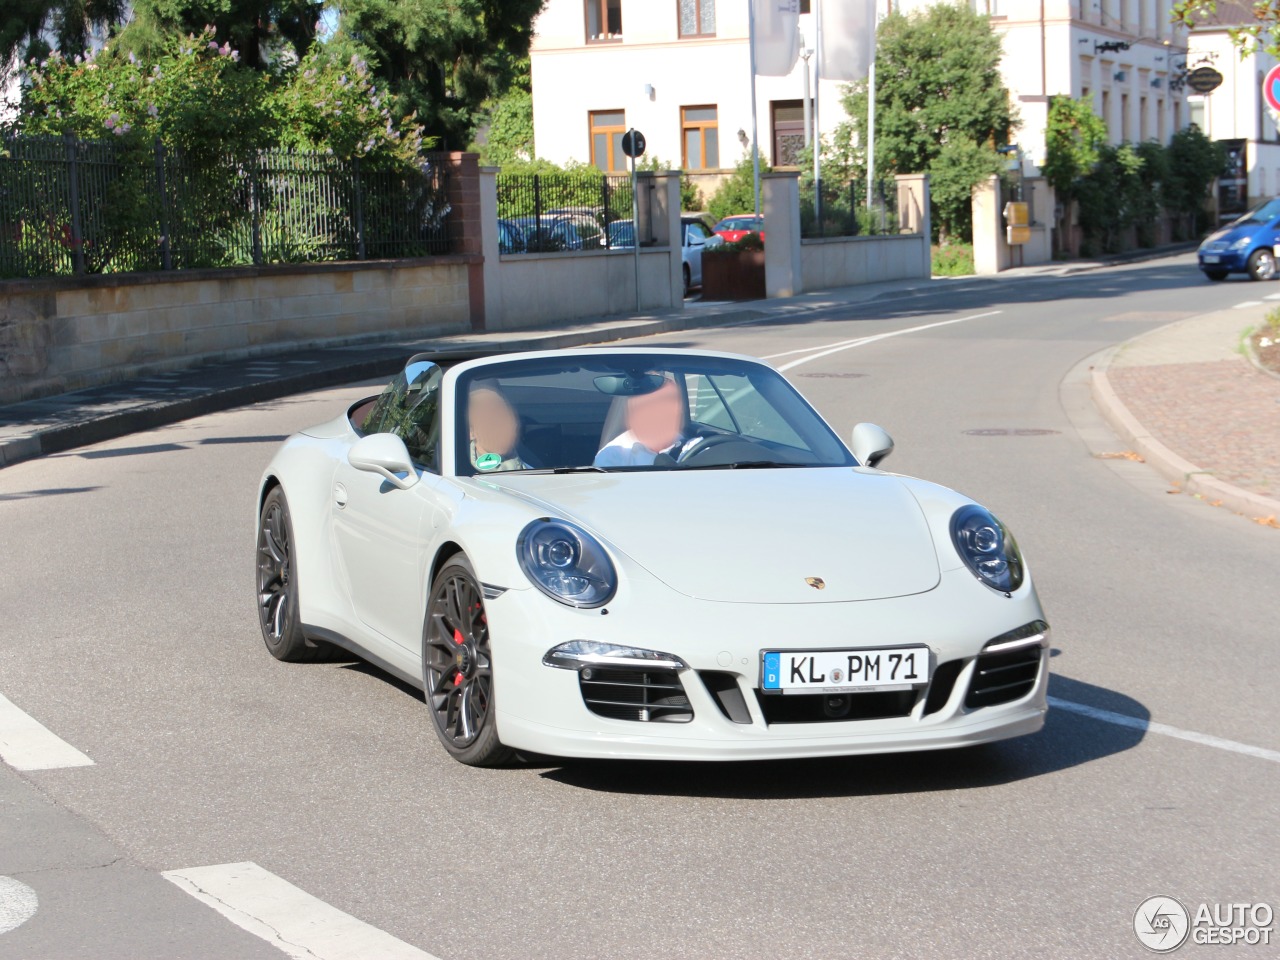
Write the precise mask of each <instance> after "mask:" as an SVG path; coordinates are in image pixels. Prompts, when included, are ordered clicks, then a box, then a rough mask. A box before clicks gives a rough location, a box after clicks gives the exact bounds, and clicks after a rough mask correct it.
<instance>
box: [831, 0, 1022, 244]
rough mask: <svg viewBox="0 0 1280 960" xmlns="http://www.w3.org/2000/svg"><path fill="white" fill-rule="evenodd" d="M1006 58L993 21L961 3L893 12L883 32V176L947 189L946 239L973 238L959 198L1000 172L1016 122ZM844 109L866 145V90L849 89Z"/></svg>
mask: <svg viewBox="0 0 1280 960" xmlns="http://www.w3.org/2000/svg"><path fill="white" fill-rule="evenodd" d="M1000 58H1001V46H1000V37H999V36H998V35H997V34H996V33H995V31H994V30H992V29H991V21H990V19H989V18H988V17H986V16H981V15H979V14H976V13H974V12H972V11H971V10H970V9H969V8H968V7H967V6H960V5H958V4H957V5H952V4H939V5H937V6H933V7H929V8H928V9H926V10H923V11H920V12H917V13H913V14H911V15H910V16H904V15H903V14H901V13H893V14H891V15H890V16H888V17H886V18H885V19H884V20H883V21H882V22H881V24H880V28H879V31H878V33H877V47H876V137H875V141H876V156H875V161H876V170H877V172H880V173H881V174H882V175H891V174H897V173H923V172H928V173H929V174H930V175H931V176H932V177H937V178H939V179H940V180H942V181H943V182H944V187H943V189H944V192H945V194H946V196H947V198H948V199H947V201H946V206H945V208H944V207H942V206H939V205H938V204H937V203H935V204H934V208H935V209H934V218H935V223H936V224H937V226H938V227H939V230H940V232H941V233H942V234H944V235H945V234H952V233H963V232H964V231H965V229H966V223H967V216H966V215H965V214H964V213H963V212H962V207H963V205H964V204H963V202H962V201H961V202H957V201H956V200H955V198H956V197H957V196H959V197H963V196H964V195H965V192H966V190H971V189H972V187H973V186H974V185H975V184H977V183H978V182H979V181H980V180H982V179H984V178H985V177H988V176H990V175H991V174H992V173H994V172H996V171H998V170H999V168H1000V162H999V156H998V155H997V154H996V152H995V148H996V147H997V146H999V145H1002V144H1004V143H1006V142H1007V140H1008V136H1009V129H1010V127H1012V126H1013V124H1014V122H1015V120H1016V117H1015V114H1014V111H1013V108H1012V107H1011V106H1010V103H1009V91H1008V90H1006V89H1005V86H1004V83H1003V82H1002V80H1001V78H1000ZM844 108H845V113H847V114H848V115H849V116H850V117H851V118H853V132H854V135H855V136H856V138H857V142H858V143H859V144H865V143H866V142H867V84H866V83H865V82H861V83H856V84H852V85H850V86H849V87H847V88H846V94H845V97H844ZM861 152H862V153H863V154H865V150H864V151H861ZM863 162H864V163H865V159H864V160H863ZM968 178H976V179H973V180H972V182H968V183H967V184H966V182H965V181H966V180H967V179H968Z"/></svg>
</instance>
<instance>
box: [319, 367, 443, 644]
mask: <svg viewBox="0 0 1280 960" xmlns="http://www.w3.org/2000/svg"><path fill="white" fill-rule="evenodd" d="M402 378H403V379H402ZM397 379H398V380H401V381H402V384H403V386H405V387H407V389H405V390H404V391H403V393H402V394H401V395H399V396H396V383H395V382H393V384H392V386H391V387H389V388H388V390H389V391H391V394H392V395H391V396H390V397H389V398H388V397H387V396H386V393H385V392H384V398H382V399H380V401H379V403H380V407H375V410H374V413H373V414H372V415H371V418H370V419H371V421H373V422H371V423H369V424H368V428H369V429H368V432H378V433H394V434H396V435H397V436H399V437H400V438H401V439H402V440H404V442H405V446H406V447H407V448H408V450H409V453H410V456H411V457H412V458H413V460H414V463H415V469H416V470H417V473H418V475H419V478H420V479H419V482H418V483H416V484H414V485H413V486H412V487H410V488H409V489H407V490H401V489H399V488H398V487H396V486H395V485H393V484H391V483H389V482H388V481H387V480H385V479H383V478H382V477H380V476H378V475H377V474H374V473H369V472H366V471H362V470H357V469H356V468H355V467H353V466H351V464H350V463H347V462H346V461H343V462H342V463H340V464H339V466H338V469H337V471H336V472H335V477H334V491H333V506H332V511H333V514H332V515H333V527H334V543H335V547H336V549H337V551H338V553H339V557H338V561H339V569H340V570H342V571H343V575H344V576H345V579H346V582H347V587H348V590H349V593H350V597H351V604H352V608H353V609H354V611H355V614H356V616H357V618H358V619H359V620H360V622H361V624H363V625H364V626H365V627H367V628H368V629H369V630H371V631H374V632H375V633H376V635H377V638H382V639H384V640H386V641H389V642H390V644H392V645H394V646H393V647H392V648H391V649H389V650H384V651H383V652H384V653H387V654H388V655H390V656H393V657H395V658H396V659H401V658H406V657H407V658H409V659H416V658H417V657H418V656H420V654H421V643H422V622H423V617H424V615H425V613H426V611H425V608H424V597H425V594H426V588H427V583H426V580H427V577H428V575H429V572H430V571H429V563H430V557H431V556H432V555H433V551H434V545H435V540H436V539H437V536H438V530H439V529H440V528H441V525H442V523H443V518H444V516H445V502H446V501H445V498H444V496H443V495H442V487H441V485H442V480H441V478H440V475H439V465H438V464H439V445H440V382H441V374H440V368H439V367H438V366H436V364H434V363H430V362H424V363H419V364H415V363H413V362H411V363H410V365H409V366H408V367H407V368H406V372H405V374H402V375H401V378H397ZM384 399H385V400H386V401H387V402H385V403H383V400H384Z"/></svg>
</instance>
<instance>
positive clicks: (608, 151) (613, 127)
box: [530, 0, 845, 192]
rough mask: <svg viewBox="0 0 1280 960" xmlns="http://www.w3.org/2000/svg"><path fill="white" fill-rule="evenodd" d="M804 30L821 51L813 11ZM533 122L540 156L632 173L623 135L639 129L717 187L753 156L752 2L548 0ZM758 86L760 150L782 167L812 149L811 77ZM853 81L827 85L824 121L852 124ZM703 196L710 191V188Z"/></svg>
mask: <svg viewBox="0 0 1280 960" xmlns="http://www.w3.org/2000/svg"><path fill="white" fill-rule="evenodd" d="M809 9H810V4H809V2H808V0H802V2H801V15H800V31H801V40H802V44H803V46H804V47H805V48H807V49H810V50H812V49H813V47H814V41H815V36H814V16H813V15H812V14H811V13H810V12H809ZM534 31H535V35H534V40H533V48H532V51H531V55H530V59H531V63H532V72H533V126H534V141H535V143H536V145H537V151H538V156H539V157H543V158H545V159H548V160H551V161H554V162H556V163H564V162H565V161H570V160H572V161H578V162H581V163H592V164H595V165H596V166H598V167H600V169H602V170H607V171H611V172H621V171H622V170H624V169H626V162H627V161H626V157H625V156H623V154H622V150H621V142H620V141H621V137H622V134H623V133H624V132H625V131H626V130H627V129H628V127H635V128H636V129H638V130H640V131H641V132H642V133H643V134H644V135H645V139H646V141H647V150H646V155H647V156H649V157H656V158H659V159H660V160H662V161H663V162H664V164H665V165H667V166H670V167H673V168H677V167H678V168H681V169H684V170H686V171H689V172H690V173H691V174H693V175H694V179H695V181H697V180H701V181H703V183H701V184H700V185H701V186H704V187H710V186H712V183H713V182H714V181H717V180H718V179H719V175H721V174H722V173H724V172H728V171H729V170H730V169H731V168H733V167H734V166H735V165H736V164H737V163H738V162H739V161H740V160H741V159H742V158H744V157H749V156H750V142H751V65H750V49H749V43H748V5H747V2H746V0H548V2H547V5H546V7H545V8H544V9H543V11H542V13H541V14H539V16H538V19H537V21H536V22H535V24H534ZM813 65H814V61H813V59H812V58H810V59H809V60H807V61H806V60H804V59H800V60H798V61H797V62H796V66H795V68H794V69H793V70H792V71H791V74H790V75H789V76H786V77H759V78H758V79H757V81H756V96H757V118H758V129H759V133H758V136H759V144H760V151H761V154H762V156H763V157H764V159H765V160H766V161H767V162H769V163H772V164H774V165H775V166H780V165H787V164H794V163H796V162H797V160H798V152H799V150H800V149H802V148H803V146H804V142H805V136H804V93H805V73H806V71H807V72H808V73H809V75H810V77H812V73H813ZM842 86H843V84H842V83H838V82H834V81H822V83H821V90H820V91H819V93H820V96H819V109H820V111H821V127H822V129H823V130H824V131H829V130H833V129H834V128H835V126H836V124H837V123H839V122H841V121H842V120H844V119H845V115H844V111H843V109H842V108H841V105H840V88H841V87H842ZM704 192H706V191H705V190H704Z"/></svg>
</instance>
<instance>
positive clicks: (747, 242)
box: [710, 230, 764, 253]
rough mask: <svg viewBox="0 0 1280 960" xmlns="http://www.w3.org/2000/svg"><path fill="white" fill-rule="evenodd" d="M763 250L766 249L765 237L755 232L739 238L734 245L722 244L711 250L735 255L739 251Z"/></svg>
mask: <svg viewBox="0 0 1280 960" xmlns="http://www.w3.org/2000/svg"><path fill="white" fill-rule="evenodd" d="M763 249H764V237H762V236H760V234H758V233H756V232H755V231H754V230H752V231H751V232H750V233H744V234H743V235H742V236H741V237H739V238H738V239H737V240H734V241H733V242H732V243H721V244H718V245H716V246H714V247H711V248H710V250H712V251H715V250H723V251H725V252H726V253H735V252H737V251H739V250H763Z"/></svg>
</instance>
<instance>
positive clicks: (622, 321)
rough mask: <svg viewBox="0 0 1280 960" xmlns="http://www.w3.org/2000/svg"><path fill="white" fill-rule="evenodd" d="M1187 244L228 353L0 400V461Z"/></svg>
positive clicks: (1048, 273)
mask: <svg viewBox="0 0 1280 960" xmlns="http://www.w3.org/2000/svg"><path fill="white" fill-rule="evenodd" d="M1186 249H1189V248H1188V247H1186V245H1182V246H1178V247H1172V248H1160V249H1157V250H1145V251H1137V252H1134V253H1131V254H1125V255H1120V256H1115V257H1107V258H1103V259H1100V260H1085V261H1080V260H1078V261H1068V262H1055V263H1049V264H1044V265H1042V266H1036V267H1019V268H1015V269H1012V270H1007V271H1005V272H1004V273H1001V274H999V275H997V276H989V277H956V278H952V279H933V280H908V281H893V282H888V283H875V284H865V285H862V286H857V287H847V288H844V289H840V290H833V291H822V292H817V293H808V294H802V295H800V296H797V297H792V298H788V299H780V300H756V301H748V302H742V303H702V302H700V301H692V302H689V303H686V304H685V309H684V310H683V311H672V312H670V313H666V314H655V315H647V316H633V317H613V318H600V319H598V320H593V321H588V322H582V323H578V324H574V325H568V326H564V327H559V328H556V329H552V330H548V329H526V330H511V331H502V332H495V333H478V334H458V335H454V336H447V337H436V338H433V339H425V340H394V341H393V340H386V339H380V340H376V341H366V342H362V343H356V344H346V345H328V346H324V345H321V346H316V347H313V348H306V349H297V350H293V351H288V352H275V353H270V354H259V355H256V356H247V357H246V356H243V355H238V356H232V357H228V358H224V359H219V360H216V361H210V362H206V363H200V364H197V365H194V366H191V367H188V368H185V369H182V370H178V371H174V372H168V373H156V374H152V375H150V376H145V377H138V378H134V379H129V380H122V381H119V382H115V383H109V384H105V385H102V386H98V387H92V388H89V389H86V390H78V391H75V392H73V393H66V394H60V395H57V396H52V397H46V398H43V399H39V400H30V401H26V402H23V403H16V404H10V405H7V406H0V468H3V467H5V466H8V465H9V464H13V463H18V462H20V461H23V460H29V459H32V458H34V457H40V456H43V455H45V454H50V453H58V452H61V451H63V450H69V449H72V448H74V447H79V446H85V445H86V444H90V443H97V442H100V441H102V440H108V439H111V438H113V437H119V436H124V435H127V434H130V433H136V432H139V431H142V430H149V429H152V428H153V427H158V426H162V425H164V424H168V423H174V422H177V421H179V420H185V419H188V418H190V417H197V416H202V415H204V414H207V413H213V412H216V411H218V410H226V409H230V408H232V407H237V406H243V405H245V404H251V403H260V402H262V401H265V400H274V399H278V398H280V397H285V396H289V395H291V394H295V393H300V392H302V391H305V390H315V389H321V388H324V387H329V386H337V385H339V384H343V383H350V382H352V381H356V380H364V379H374V378H381V377H390V376H391V375H392V374H394V373H395V372H396V371H397V370H398V369H399V368H400V366H401V365H402V364H403V363H404V361H405V360H406V359H407V358H408V357H409V356H411V355H412V354H414V353H421V352H435V353H441V354H445V355H447V354H449V353H460V352H474V351H493V352H514V351H520V350H539V349H542V350H552V349H561V348H564V347H572V346H581V345H584V344H589V343H607V342H609V341H613V340H621V339H626V338H631V337H641V336H650V335H654V334H659V333H669V332H672V331H677V330H689V329H696V328H699V327H717V326H728V325H732V324H736V323H749V322H752V321H755V320H767V319H785V318H788V317H793V316H803V315H805V314H809V313H815V312H819V311H825V310H832V309H840V308H842V307H848V306H850V305H854V304H859V303H867V302H870V301H875V300H892V299H900V298H903V297H910V296H913V295H916V294H919V293H921V292H924V291H926V290H937V289H938V288H939V286H940V285H945V284H952V285H954V289H956V290H957V291H959V290H962V289H971V288H972V287H974V286H976V285H987V284H992V283H1000V282H1006V281H1010V280H1018V279H1026V278H1029V277H1052V276H1067V275H1070V274H1075V273H1080V272H1084V271H1088V270H1097V269H1099V268H1102V267H1110V266H1118V265H1123V264H1130V263H1137V262H1141V261H1143V260H1149V259H1153V258H1158V257H1164V256H1170V255H1172V254H1176V253H1179V252H1183V251H1185V250H1186Z"/></svg>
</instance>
